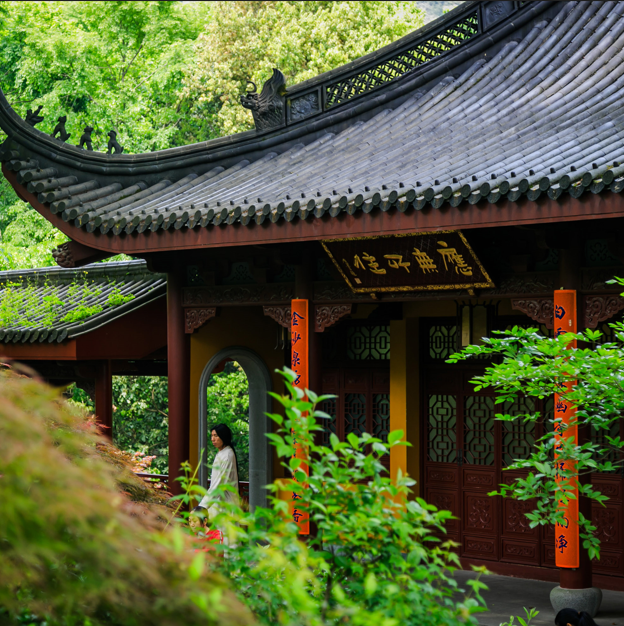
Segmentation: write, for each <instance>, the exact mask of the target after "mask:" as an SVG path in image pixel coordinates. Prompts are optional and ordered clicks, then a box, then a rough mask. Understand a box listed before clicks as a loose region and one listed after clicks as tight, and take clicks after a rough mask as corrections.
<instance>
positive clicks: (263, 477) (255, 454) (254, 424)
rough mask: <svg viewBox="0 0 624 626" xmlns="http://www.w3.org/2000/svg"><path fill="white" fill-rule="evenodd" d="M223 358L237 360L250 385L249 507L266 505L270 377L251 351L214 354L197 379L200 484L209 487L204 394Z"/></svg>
mask: <svg viewBox="0 0 624 626" xmlns="http://www.w3.org/2000/svg"><path fill="white" fill-rule="evenodd" d="M225 359H231V360H233V361H237V362H238V363H239V364H240V366H241V367H242V368H243V371H244V372H245V375H246V376H247V381H248V383H249V507H250V509H251V510H253V509H254V508H255V507H256V506H266V505H267V494H266V490H265V489H264V486H265V485H267V484H269V483H270V482H271V479H272V476H271V462H270V453H269V440H268V438H267V437H266V436H265V435H266V433H267V432H269V431H270V428H271V420H270V419H269V418H268V417H267V416H266V413H267V412H269V411H271V408H272V407H271V398H270V397H269V395H268V392H269V391H271V376H270V373H269V370H268V368H267V366H266V364H265V363H264V361H263V360H262V359H261V358H260V357H259V356H258V355H257V354H256V353H255V352H253V350H249V349H248V348H243V347H242V346H232V347H229V348H224V349H223V350H220V351H219V352H217V353H216V354H215V355H214V356H213V357H212V358H211V359H210V360H209V361H208V363H207V364H206V367H205V368H204V371H203V372H202V375H201V378H200V380H199V438H198V440H199V454H202V450H203V451H204V453H203V454H202V457H201V463H200V466H199V484H200V485H203V486H204V487H205V486H206V485H207V484H208V468H207V467H206V457H205V450H206V449H207V446H208V423H207V416H206V412H207V406H206V393H207V388H208V381H209V380H210V376H211V374H212V372H213V370H214V369H215V368H216V367H217V365H219V363H221V361H224V360H225Z"/></svg>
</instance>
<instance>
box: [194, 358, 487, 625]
mask: <svg viewBox="0 0 624 626" xmlns="http://www.w3.org/2000/svg"><path fill="white" fill-rule="evenodd" d="M284 378H285V384H286V389H287V392H288V395H286V396H278V395H276V394H271V395H273V397H274V398H276V399H277V400H278V401H279V403H280V404H281V405H282V407H283V409H284V413H285V415H284V416H282V415H280V414H272V415H271V418H272V419H273V420H274V422H275V423H276V424H277V427H278V428H277V431H276V432H275V433H272V434H271V435H269V436H270V439H271V443H272V445H273V446H274V448H275V450H276V452H277V454H278V455H279V457H280V459H281V460H282V464H283V466H284V467H285V468H286V469H287V470H288V472H289V473H292V475H293V477H294V478H295V479H296V480H297V482H296V483H295V482H294V481H292V480H289V481H286V482H284V481H281V482H280V481H278V482H276V483H275V484H273V485H271V486H270V487H269V488H270V491H271V496H270V498H269V500H270V506H271V508H270V509H263V508H260V507H258V508H256V510H255V511H254V512H253V513H244V512H242V511H241V510H240V509H238V508H237V507H236V506H227V505H225V504H224V505H223V513H221V514H220V515H219V516H218V517H217V518H216V520H215V522H214V523H215V525H216V526H217V527H219V528H222V529H223V530H224V532H225V536H226V538H227V543H229V545H228V546H226V547H223V546H213V549H214V550H222V551H224V552H225V558H222V559H215V560H214V561H212V563H211V564H210V565H209V566H208V567H207V569H216V570H218V571H220V572H221V573H223V574H224V575H225V576H226V577H228V578H229V579H230V580H231V581H232V584H233V585H234V588H235V589H236V592H237V594H238V596H239V598H240V599H241V600H242V601H243V602H244V603H245V604H246V605H247V606H248V607H249V608H250V609H251V611H252V612H253V613H254V615H255V616H256V618H257V620H258V621H259V622H260V623H262V624H267V625H269V624H270V625H275V624H280V625H288V626H290V625H292V626H295V625H297V626H325V625H327V626H329V625H330V624H332V625H334V624H345V625H353V626H355V625H358V626H360V625H361V626H399V625H401V626H404V625H405V626H410V625H414V626H416V625H418V626H440V625H442V624H444V625H449V626H451V625H456V626H459V625H460V624H462V625H465V624H477V621H476V618H475V616H474V614H475V613H477V612H478V611H480V610H484V609H483V601H482V599H481V597H480V595H479V590H480V589H481V588H483V587H484V585H483V583H481V582H480V581H478V580H475V581H470V582H469V583H468V584H471V585H472V586H473V591H472V592H471V595H472V596H473V597H470V595H469V596H465V597H462V595H461V593H458V591H459V590H458V589H457V586H456V583H455V581H454V580H453V578H452V572H453V570H454V569H455V568H457V567H458V566H459V559H458V557H457V555H456V554H455V553H454V552H453V551H452V545H451V544H450V543H449V542H444V541H440V539H439V537H440V536H442V537H443V536H444V530H443V527H444V523H445V521H446V520H448V519H449V517H450V515H451V514H450V513H449V512H448V511H437V510H436V508H435V507H434V506H431V505H429V504H427V503H426V502H425V501H424V500H422V499H421V498H416V499H414V500H410V499H409V497H410V488H409V487H410V485H412V484H414V481H413V480H411V479H409V478H407V477H405V476H402V475H400V474H399V476H398V477H397V478H396V480H391V479H390V477H388V475H387V473H386V471H385V469H384V466H383V465H382V463H381V461H380V459H381V457H382V456H383V455H385V454H387V453H388V452H389V451H390V450H391V449H392V448H395V447H397V446H401V445H407V444H406V443H405V442H403V441H402V438H403V433H402V432H401V431H394V432H392V433H391V434H390V435H389V437H388V443H387V444H384V443H383V442H382V441H381V440H380V439H376V438H374V437H371V436H370V435H368V434H364V435H362V436H361V437H357V436H356V435H354V434H351V435H349V437H348V441H347V442H340V441H338V439H337V438H336V437H332V439H331V445H330V446H329V447H323V446H317V445H316V444H315V443H314V437H315V434H316V433H317V432H318V431H320V430H321V427H320V426H319V424H318V420H322V419H323V418H326V417H327V416H326V415H325V414H323V413H322V412H321V411H319V410H317V409H316V405H317V404H318V403H319V402H322V401H323V400H324V399H325V398H326V397H325V398H324V397H317V396H316V395H315V394H313V393H312V392H310V391H308V392H307V393H308V398H309V400H308V399H306V398H304V397H303V392H302V391H301V390H298V389H294V388H293V387H292V386H291V383H292V381H293V380H294V375H293V373H292V372H291V371H290V370H285V372H284ZM295 441H297V442H298V444H299V445H302V446H303V447H304V449H306V450H307V451H308V458H309V470H310V475H309V477H308V476H307V475H305V474H304V473H303V471H302V468H301V465H300V463H301V461H300V460H299V459H296V458H293V455H294V453H295ZM289 488H290V489H294V490H295V492H296V494H297V497H298V499H297V500H296V504H297V506H298V507H299V508H300V509H303V510H306V511H308V512H309V514H310V517H311V519H312V520H313V522H314V524H315V526H316V529H317V534H315V535H311V536H310V537H308V538H306V540H305V541H303V538H302V537H300V536H299V535H298V527H297V526H296V524H294V523H293V522H292V521H291V520H290V518H289V514H288V501H290V493H287V498H288V499H287V500H284V499H282V498H281V497H280V496H281V495H282V494H283V493H284V491H285V490H286V489H289ZM203 493H205V490H203V489H201V488H199V487H197V486H196V485H195V486H194V485H188V483H187V495H186V496H183V497H182V499H183V500H186V501H187V502H190V501H191V500H193V498H194V497H197V498H199V497H200V496H201V495H203Z"/></svg>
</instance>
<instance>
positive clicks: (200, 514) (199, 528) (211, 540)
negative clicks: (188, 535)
mask: <svg viewBox="0 0 624 626" xmlns="http://www.w3.org/2000/svg"><path fill="white" fill-rule="evenodd" d="M189 526H190V528H191V530H192V531H193V533H194V534H195V535H196V536H197V539H198V540H200V541H202V542H205V544H204V545H203V547H201V548H197V549H196V550H195V552H212V551H213V550H214V548H213V547H212V546H211V545H210V544H221V543H223V533H222V532H221V531H220V530H211V529H210V527H209V526H208V515H207V511H206V509H205V508H204V507H202V506H196V507H195V508H194V509H193V510H192V511H191V514H190V515H189Z"/></svg>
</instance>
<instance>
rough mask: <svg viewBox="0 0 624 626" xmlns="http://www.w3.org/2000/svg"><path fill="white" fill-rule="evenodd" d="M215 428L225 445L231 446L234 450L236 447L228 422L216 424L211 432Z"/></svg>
mask: <svg viewBox="0 0 624 626" xmlns="http://www.w3.org/2000/svg"><path fill="white" fill-rule="evenodd" d="M213 430H214V431H215V432H216V433H217V435H219V438H220V439H221V441H222V442H223V445H225V446H230V447H231V448H232V450H233V449H234V447H233V446H232V431H231V430H230V427H229V426H227V425H226V424H215V425H214V426H213V427H212V428H211V429H210V432H212V431H213Z"/></svg>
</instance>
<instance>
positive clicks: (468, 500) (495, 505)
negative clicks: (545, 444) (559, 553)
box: [421, 320, 554, 566]
mask: <svg viewBox="0 0 624 626" xmlns="http://www.w3.org/2000/svg"><path fill="white" fill-rule="evenodd" d="M423 322H425V323H424V324H423V334H422V337H421V346H423V347H424V348H425V349H424V350H423V353H422V355H421V356H422V360H421V370H422V372H423V380H422V383H423V384H422V394H421V397H422V415H423V418H424V419H423V423H424V428H423V432H422V439H421V441H422V442H423V446H422V458H423V477H424V480H423V482H424V495H425V499H426V500H427V501H428V502H431V503H432V504H434V505H435V506H437V507H438V508H443V509H447V510H450V511H451V512H452V513H453V515H454V516H455V517H456V518H457V519H455V520H451V521H449V522H448V523H447V527H446V528H447V533H448V534H447V536H448V538H449V539H452V540H454V541H455V542H457V543H458V544H459V548H458V550H459V553H460V556H462V557H465V558H470V559H473V560H485V561H502V562H508V563H522V564H526V565H538V566H540V565H542V566H544V565H546V566H553V565H554V537H553V538H552V541H550V540H549V537H548V536H547V535H546V534H545V533H543V532H540V530H539V529H531V528H530V527H529V523H528V520H527V519H526V517H525V516H524V512H525V511H528V510H530V508H529V507H530V503H525V502H520V501H516V500H502V499H501V498H498V497H492V496H489V495H488V493H489V492H491V491H493V490H494V489H496V487H497V485H499V484H500V483H501V482H503V481H504V480H511V479H512V478H513V475H510V473H509V472H504V471H503V470H504V468H505V467H507V466H508V465H510V464H511V463H512V462H513V459H517V458H527V457H528V456H529V455H530V452H531V449H532V447H533V444H534V442H535V439H536V436H538V434H541V430H540V429H541V425H539V424H537V425H536V424H533V423H529V424H525V423H507V422H500V421H497V420H496V419H495V415H496V413H502V412H509V413H514V412H518V413H523V414H525V413H533V412H535V411H536V410H542V411H543V410H549V409H550V407H548V406H543V405H542V404H541V403H540V405H539V406H537V405H536V403H535V402H534V401H533V400H531V399H530V398H527V399H523V400H521V401H519V402H517V403H515V404H514V405H513V406H509V405H507V406H500V405H495V403H494V396H493V394H491V393H489V392H488V391H487V390H486V391H484V392H481V393H475V391H474V385H472V383H471V382H470V380H471V379H472V378H473V377H474V376H475V375H476V374H478V373H480V372H482V371H483V368H484V365H485V363H484V362H483V361H479V360H476V361H474V362H464V363H461V364H455V365H449V364H447V363H445V360H446V359H447V358H448V356H450V354H452V353H453V352H454V351H455V349H456V339H457V325H456V323H455V321H454V320H449V321H448V323H446V324H445V323H440V321H439V320H436V321H431V322H429V323H427V322H426V321H425V320H423ZM516 475H517V474H516ZM547 545H548V546H552V547H553V549H552V550H543V549H542V548H543V546H547Z"/></svg>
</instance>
